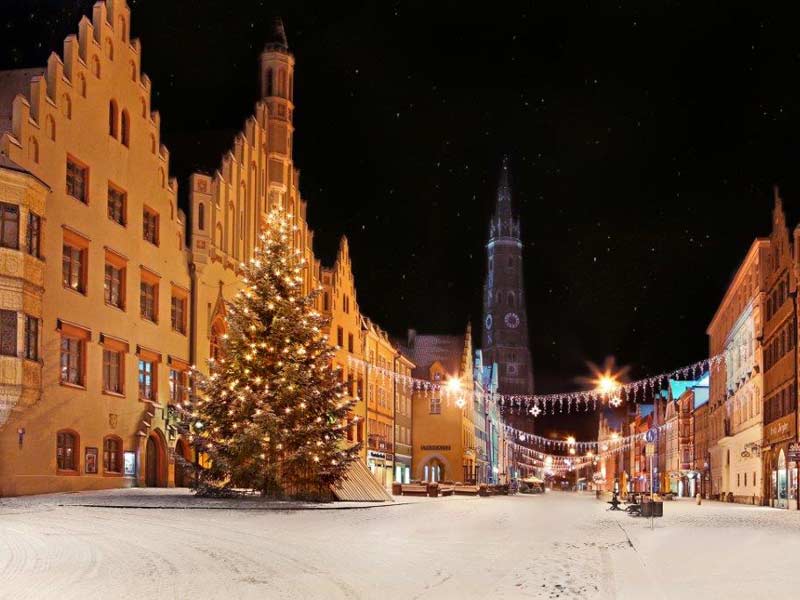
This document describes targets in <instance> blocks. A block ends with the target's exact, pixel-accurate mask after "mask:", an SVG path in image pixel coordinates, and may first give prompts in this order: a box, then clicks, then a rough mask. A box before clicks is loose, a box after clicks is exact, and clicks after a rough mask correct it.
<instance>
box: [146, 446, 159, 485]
mask: <svg viewBox="0 0 800 600" xmlns="http://www.w3.org/2000/svg"><path fill="white" fill-rule="evenodd" d="M144 465H145V469H144V483H145V485H146V486H147V487H157V486H158V450H157V449H156V441H155V440H154V439H153V436H152V435H151V436H150V437H148V438H147V448H146V451H145V462H144Z"/></svg>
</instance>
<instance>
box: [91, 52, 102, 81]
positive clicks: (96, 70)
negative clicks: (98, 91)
mask: <svg viewBox="0 0 800 600" xmlns="http://www.w3.org/2000/svg"><path fill="white" fill-rule="evenodd" d="M92 73H93V74H94V76H95V77H97V78H98V79H99V78H100V58H99V57H98V56H97V54H93V55H92Z"/></svg>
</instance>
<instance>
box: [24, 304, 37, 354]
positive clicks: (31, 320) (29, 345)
mask: <svg viewBox="0 0 800 600" xmlns="http://www.w3.org/2000/svg"><path fill="white" fill-rule="evenodd" d="M25 358H27V359H28V360H39V319H37V318H36V317H32V316H30V315H25Z"/></svg>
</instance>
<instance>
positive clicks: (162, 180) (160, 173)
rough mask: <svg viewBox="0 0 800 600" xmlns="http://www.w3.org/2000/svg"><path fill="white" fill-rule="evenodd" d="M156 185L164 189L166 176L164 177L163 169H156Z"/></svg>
mask: <svg viewBox="0 0 800 600" xmlns="http://www.w3.org/2000/svg"><path fill="white" fill-rule="evenodd" d="M158 183H159V185H161V187H162V188H163V187H165V186H166V184H167V182H166V175H164V169H161V168H159V169H158Z"/></svg>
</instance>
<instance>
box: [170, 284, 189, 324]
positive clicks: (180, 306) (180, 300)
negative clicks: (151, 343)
mask: <svg viewBox="0 0 800 600" xmlns="http://www.w3.org/2000/svg"><path fill="white" fill-rule="evenodd" d="M171 309H172V310H171V313H172V315H171V316H172V329H174V330H175V331H177V332H179V333H184V334H185V333H186V298H184V297H183V296H176V295H175V293H174V292H173V294H172V307H171Z"/></svg>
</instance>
